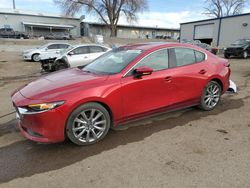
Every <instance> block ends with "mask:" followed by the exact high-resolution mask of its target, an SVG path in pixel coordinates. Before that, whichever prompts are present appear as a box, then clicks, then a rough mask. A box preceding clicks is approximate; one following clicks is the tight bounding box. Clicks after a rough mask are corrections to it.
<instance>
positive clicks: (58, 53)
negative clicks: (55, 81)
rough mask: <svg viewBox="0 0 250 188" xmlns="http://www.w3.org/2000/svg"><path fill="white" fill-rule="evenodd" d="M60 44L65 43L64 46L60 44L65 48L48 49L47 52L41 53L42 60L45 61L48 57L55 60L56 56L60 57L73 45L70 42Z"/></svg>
mask: <svg viewBox="0 0 250 188" xmlns="http://www.w3.org/2000/svg"><path fill="white" fill-rule="evenodd" d="M60 45H63V46H60V47H63V48H60V49H57V50H47V51H46V52H44V53H41V54H40V55H39V58H40V61H44V60H47V59H54V60H55V59H56V58H58V57H60V56H61V55H62V54H63V53H65V51H66V50H67V49H70V48H72V45H70V44H60ZM64 45H66V46H64Z"/></svg>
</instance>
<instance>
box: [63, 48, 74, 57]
mask: <svg viewBox="0 0 250 188" xmlns="http://www.w3.org/2000/svg"><path fill="white" fill-rule="evenodd" d="M73 48H74V46H69V47H68V48H66V49H61V50H60V54H61V55H63V54H65V53H67V52H69V51H70V50H72V49H73Z"/></svg>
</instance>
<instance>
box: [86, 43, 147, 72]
mask: <svg viewBox="0 0 250 188" xmlns="http://www.w3.org/2000/svg"><path fill="white" fill-rule="evenodd" d="M141 53H142V50H130V49H122V48H120V49H119V48H118V49H115V50H112V51H110V52H107V53H105V54H104V55H102V56H100V57H99V58H97V59H96V60H94V61H93V62H92V63H90V64H88V65H87V66H85V67H84V68H83V69H82V70H83V71H87V72H93V73H97V74H108V75H109V74H117V73H119V72H121V71H122V70H123V69H124V68H125V67H126V66H127V65H128V64H129V63H130V62H132V61H133V60H134V59H135V58H136V57H138V56H139V55H140V54H141Z"/></svg>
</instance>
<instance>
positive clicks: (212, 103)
mask: <svg viewBox="0 0 250 188" xmlns="http://www.w3.org/2000/svg"><path fill="white" fill-rule="evenodd" d="M221 93H222V88H221V86H220V84H219V83H218V82H216V81H210V82H209V83H208V84H207V85H206V87H205V88H204V89H203V92H202V96H201V99H200V104H199V108H200V109H202V110H204V111H210V110H213V109H214V108H215V107H216V106H217V105H218V103H219V102H220V97H221Z"/></svg>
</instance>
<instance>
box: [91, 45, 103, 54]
mask: <svg viewBox="0 0 250 188" xmlns="http://www.w3.org/2000/svg"><path fill="white" fill-rule="evenodd" d="M89 48H90V53H101V52H104V48H102V47H100V46H90V47H89Z"/></svg>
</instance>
